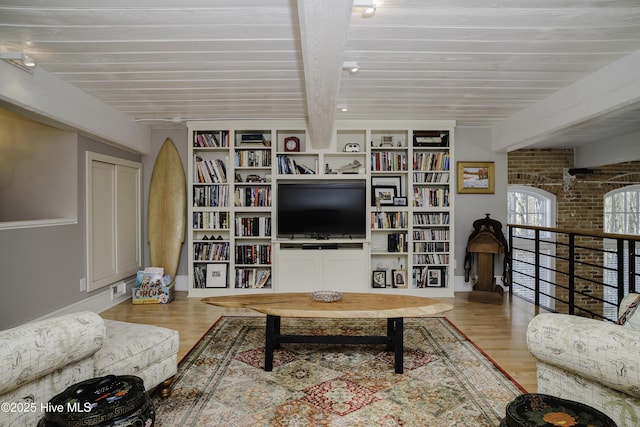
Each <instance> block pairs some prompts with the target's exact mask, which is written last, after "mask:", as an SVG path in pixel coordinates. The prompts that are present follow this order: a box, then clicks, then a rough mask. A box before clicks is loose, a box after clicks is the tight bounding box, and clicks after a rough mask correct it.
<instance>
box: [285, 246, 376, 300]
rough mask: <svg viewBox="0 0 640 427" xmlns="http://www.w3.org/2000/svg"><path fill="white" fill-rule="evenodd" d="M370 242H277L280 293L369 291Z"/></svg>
mask: <svg viewBox="0 0 640 427" xmlns="http://www.w3.org/2000/svg"><path fill="white" fill-rule="evenodd" d="M368 250H369V246H368V244H367V243H366V242H358V243H356V242H337V241H328V242H318V241H315V242H314V241H309V240H307V241H298V242H295V241H294V242H279V243H276V257H277V260H278V271H277V273H276V274H277V279H276V280H277V283H278V292H313V291H319V290H334V291H342V292H366V291H367V287H368V275H367V269H368V264H367V259H368V256H369V255H368Z"/></svg>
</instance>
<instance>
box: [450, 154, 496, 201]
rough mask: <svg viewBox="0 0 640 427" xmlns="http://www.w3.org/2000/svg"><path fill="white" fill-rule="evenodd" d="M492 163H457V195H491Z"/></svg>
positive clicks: (492, 191) (492, 183)
mask: <svg viewBox="0 0 640 427" xmlns="http://www.w3.org/2000/svg"><path fill="white" fill-rule="evenodd" d="M494 182H495V170H494V163H493V162H458V193H461V194H493V193H494V192H495V191H494Z"/></svg>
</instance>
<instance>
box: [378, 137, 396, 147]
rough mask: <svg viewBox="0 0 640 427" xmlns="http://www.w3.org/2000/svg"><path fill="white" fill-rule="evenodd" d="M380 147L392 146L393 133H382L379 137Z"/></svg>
mask: <svg viewBox="0 0 640 427" xmlns="http://www.w3.org/2000/svg"><path fill="white" fill-rule="evenodd" d="M380 147H393V135H382V137H380Z"/></svg>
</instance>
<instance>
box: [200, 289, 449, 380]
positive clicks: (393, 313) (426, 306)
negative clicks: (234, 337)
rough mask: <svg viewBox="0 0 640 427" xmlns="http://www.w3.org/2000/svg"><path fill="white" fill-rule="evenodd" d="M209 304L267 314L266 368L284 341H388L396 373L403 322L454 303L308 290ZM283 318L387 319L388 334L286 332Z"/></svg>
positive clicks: (400, 363)
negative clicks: (315, 297) (327, 297)
mask: <svg viewBox="0 0 640 427" xmlns="http://www.w3.org/2000/svg"><path fill="white" fill-rule="evenodd" d="M202 301H203V302H205V303H207V304H212V305H217V306H221V307H228V308H250V309H252V310H255V311H257V312H260V313H264V314H266V315H267V323H266V334H265V355H264V370H265V371H271V370H272V369H273V351H274V350H275V349H277V348H279V347H280V344H281V343H322V344H386V345H387V351H393V352H394V356H395V372H396V373H398V374H401V373H403V371H404V367H403V352H404V344H403V332H404V329H403V321H404V318H405V317H421V316H430V315H433V314H437V313H442V312H444V311H448V310H451V309H452V308H453V306H452V305H451V304H446V303H443V302H440V301H437V300H433V299H430V298H423V297H415V296H409V295H386V294H367V293H350V292H345V293H343V294H342V299H341V300H340V301H336V302H317V301H312V300H311V298H310V297H309V294H308V293H279V294H249V295H234V296H221V297H209V298H203V299H202ZM282 317H309V318H334V319H335V318H337V319H387V334H386V335H374V336H344V335H322V336H316V335H284V334H282V333H281V332H280V319H281V318H282Z"/></svg>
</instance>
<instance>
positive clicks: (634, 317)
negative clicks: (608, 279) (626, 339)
mask: <svg viewBox="0 0 640 427" xmlns="http://www.w3.org/2000/svg"><path fill="white" fill-rule="evenodd" d="M638 305H640V295H638V296H636V298H635V299H634V300H633V301H632V302H631V304H629V307H627V309H626V310H625V311H624V313H622V314H621V315H620V317H619V318H618V321H617V322H616V323H617V324H618V325H622V326H626V327H628V328H631V329H636V330H640V314H637V313H638V310H637V309H638Z"/></svg>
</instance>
